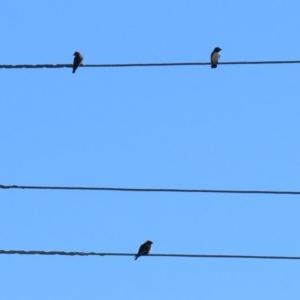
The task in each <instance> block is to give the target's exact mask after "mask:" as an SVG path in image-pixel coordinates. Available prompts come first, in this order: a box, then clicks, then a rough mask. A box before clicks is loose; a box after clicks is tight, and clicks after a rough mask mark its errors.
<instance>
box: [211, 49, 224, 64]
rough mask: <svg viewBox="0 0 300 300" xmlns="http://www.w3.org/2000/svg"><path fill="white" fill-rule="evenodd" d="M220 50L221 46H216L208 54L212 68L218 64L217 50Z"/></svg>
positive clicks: (218, 55)
mask: <svg viewBox="0 0 300 300" xmlns="http://www.w3.org/2000/svg"><path fill="white" fill-rule="evenodd" d="M221 50H222V49H221V48H219V47H216V48H215V49H214V51H213V52H212V53H211V55H210V62H211V67H212V68H213V69H214V68H216V67H217V65H218V62H219V58H220V54H219V52H220V51H221Z"/></svg>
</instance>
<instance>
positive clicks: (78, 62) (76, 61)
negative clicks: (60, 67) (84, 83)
mask: <svg viewBox="0 0 300 300" xmlns="http://www.w3.org/2000/svg"><path fill="white" fill-rule="evenodd" d="M74 56H75V57H74V62H73V73H75V71H76V69H77V68H78V67H79V66H80V65H82V61H83V55H82V54H81V53H80V52H78V51H76V52H75V53H74Z"/></svg>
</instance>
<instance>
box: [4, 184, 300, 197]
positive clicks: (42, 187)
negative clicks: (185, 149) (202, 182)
mask: <svg viewBox="0 0 300 300" xmlns="http://www.w3.org/2000/svg"><path fill="white" fill-rule="evenodd" d="M0 189H28V190H71V191H72V190H73V191H74V190H79V191H110V192H159V193H167V192H168V193H218V194H271V195H300V191H266V190H217V189H215V190H208V189H174V188H170V189H163V188H119V187H80V186H30V185H0Z"/></svg>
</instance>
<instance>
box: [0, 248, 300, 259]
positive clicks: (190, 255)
mask: <svg viewBox="0 0 300 300" xmlns="http://www.w3.org/2000/svg"><path fill="white" fill-rule="evenodd" d="M0 254H21V255H36V254H37V255H64V256H135V255H136V254H135V253H109V252H65V251H24V250H0ZM144 256H146V257H185V258H236V259H238V258H239V259H241V258H243V259H278V260H300V256H273V255H223V254H149V255H144Z"/></svg>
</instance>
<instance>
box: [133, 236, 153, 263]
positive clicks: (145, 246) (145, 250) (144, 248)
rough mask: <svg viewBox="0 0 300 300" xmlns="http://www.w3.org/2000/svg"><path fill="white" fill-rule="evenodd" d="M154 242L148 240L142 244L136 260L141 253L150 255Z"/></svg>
mask: <svg viewBox="0 0 300 300" xmlns="http://www.w3.org/2000/svg"><path fill="white" fill-rule="evenodd" d="M152 244H153V242H151V241H149V240H148V241H147V242H145V243H144V244H142V245H141V246H140V249H139V252H138V253H137V255H136V256H135V260H136V259H138V257H140V256H141V255H148V254H149V252H150V250H151V245H152Z"/></svg>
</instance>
